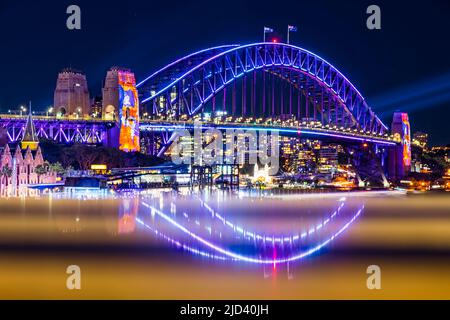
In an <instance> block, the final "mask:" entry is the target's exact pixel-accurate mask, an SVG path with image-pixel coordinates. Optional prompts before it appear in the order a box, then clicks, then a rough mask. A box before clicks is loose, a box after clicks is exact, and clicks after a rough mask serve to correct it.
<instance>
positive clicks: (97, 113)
mask: <svg viewBox="0 0 450 320" xmlns="http://www.w3.org/2000/svg"><path fill="white" fill-rule="evenodd" d="M102 103H103V102H102V97H101V96H96V97H95V98H94V101H93V102H92V105H91V117H93V118H102V109H103V106H102Z"/></svg>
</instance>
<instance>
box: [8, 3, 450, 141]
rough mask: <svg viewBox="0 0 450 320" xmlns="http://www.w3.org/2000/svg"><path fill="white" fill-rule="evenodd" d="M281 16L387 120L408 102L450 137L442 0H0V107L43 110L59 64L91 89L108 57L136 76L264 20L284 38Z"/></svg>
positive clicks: (448, 10) (236, 37)
mask: <svg viewBox="0 0 450 320" xmlns="http://www.w3.org/2000/svg"><path fill="white" fill-rule="evenodd" d="M94 2H95V3H94ZM394 2H395V3H394ZM71 4H77V5H79V6H80V7H81V16H82V17H81V20H82V22H81V23H82V30H79V31H78V30H74V31H70V30H68V29H67V28H66V19H67V17H68V15H67V14H66V8H67V7H68V6H69V5H71ZM370 4H377V5H379V6H380V7H381V15H382V22H381V23H382V29H381V30H374V31H371V30H368V29H367V28H366V18H367V16H368V15H367V14H366V12H365V11H366V8H367V7H368V6H369V5H370ZM287 24H291V25H296V26H298V32H297V33H292V34H291V43H292V44H295V45H298V46H300V47H303V48H305V49H308V50H310V51H312V52H314V53H316V54H318V55H319V56H321V57H322V58H324V59H326V60H328V61H329V62H331V63H332V64H334V65H335V66H336V67H337V68H338V69H339V70H340V71H341V72H342V73H343V74H344V75H346V76H347V77H348V78H349V79H350V81H352V82H353V83H354V84H355V85H356V87H357V88H358V89H359V91H360V92H361V93H362V94H363V95H364V96H365V97H366V98H367V100H368V103H369V105H370V106H371V107H372V109H373V110H374V111H375V112H376V113H377V114H378V115H380V116H381V117H382V119H383V121H384V122H385V123H386V124H388V125H390V122H391V116H392V112H393V111H394V110H397V109H400V110H403V111H407V112H409V113H410V119H411V125H412V131H419V130H420V131H425V132H428V133H429V134H430V135H431V143H432V144H448V143H450V135H449V129H448V125H449V122H448V119H449V118H450V40H449V39H450V1H449V0H441V1H438V0H427V1H422V2H421V4H414V3H412V2H411V1H392V0H391V1H348V0H346V1H322V0H315V1H302V0H295V1H287V0H281V1H265V0H264V1H262V0H260V1H244V0H241V1H226V0H224V1H213V0H209V1H203V0H202V1H189V0H184V1H174V0H171V1H169V0H166V1H161V0H158V1H155V0H143V1H136V0H135V1H97V0H96V1H93V0H91V1H79V0H71V1H33V2H32V1H21V0H15V1H9V0H0V35H1V46H0V58H1V59H0V70H1V74H0V109H1V110H2V111H3V112H6V111H7V110H8V109H17V108H18V106H19V105H21V104H27V103H28V101H29V100H31V101H32V103H33V106H34V107H33V108H34V110H36V111H39V110H44V109H45V108H46V107H47V106H49V105H51V104H52V103H53V90H54V87H55V84H56V76H57V73H58V72H59V71H60V70H61V69H62V68H64V67H68V66H71V67H73V68H75V69H79V70H83V71H84V72H85V73H86V74H87V77H88V83H89V87H90V94H91V97H93V96H95V95H99V94H100V93H101V84H102V80H103V79H104V76H105V74H106V71H107V69H109V67H111V66H115V65H118V66H123V67H128V68H131V69H132V70H133V71H134V72H135V74H136V77H137V80H138V81H139V80H140V79H143V78H144V77H145V76H148V75H149V74H150V73H152V72H153V71H155V70H157V69H159V68H160V67H162V66H164V65H165V64H167V63H169V62H171V61H173V60H174V59H175V58H178V57H181V56H184V55H186V54H188V53H190V52H193V51H196V50H198V49H203V48H207V47H210V46H214V45H221V44H233V43H240V44H246V43H252V42H259V41H262V31H263V26H269V27H272V28H274V29H275V30H277V31H278V32H279V34H280V35H281V36H282V37H285V33H286V26H287Z"/></svg>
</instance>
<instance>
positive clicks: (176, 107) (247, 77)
mask: <svg viewBox="0 0 450 320" xmlns="http://www.w3.org/2000/svg"><path fill="white" fill-rule="evenodd" d="M138 88H139V92H140V95H141V98H140V99H141V105H142V108H143V113H144V115H146V117H148V118H157V117H164V118H166V119H180V118H187V119H191V118H192V117H194V116H196V115H200V114H204V113H210V112H211V113H213V114H214V113H216V114H217V113H218V111H222V112H223V113H222V114H224V112H226V114H227V115H232V116H240V117H244V118H245V117H253V118H257V117H262V118H281V119H286V118H290V117H295V119H297V120H298V121H299V122H307V123H309V122H312V121H314V122H321V123H322V124H323V125H329V126H336V127H340V128H342V127H343V128H351V129H357V130H360V131H364V132H367V133H371V134H375V135H383V134H386V133H387V132H388V129H387V127H386V126H385V125H384V124H383V123H382V121H381V120H380V119H379V118H378V117H377V116H376V115H375V113H374V112H373V111H372V110H371V109H370V107H369V106H368V105H367V102H366V101H365V99H364V97H363V96H362V95H361V93H360V92H359V91H358V90H357V89H356V87H355V86H354V85H353V84H352V83H351V82H350V81H349V80H348V79H347V78H346V77H345V76H344V75H343V74H342V73H341V72H339V71H338V70H337V69H336V68H335V67H334V66H332V65H331V64H330V63H328V62H327V61H326V60H324V59H322V58H320V57H319V56H317V55H315V54H314V53H312V52H309V51H307V50H305V49H302V48H299V47H296V46H293V45H288V44H282V43H257V44H250V45H243V46H239V45H229V46H221V47H215V48H211V49H206V50H203V51H199V52H197V53H194V54H191V55H189V56H187V57H184V58H182V59H179V60H177V61H175V62H173V63H171V64H169V65H168V66H166V67H164V68H163V69H161V70H159V71H157V72H155V73H154V74H152V75H151V76H150V77H148V78H146V79H145V80H143V81H142V82H140V83H139V84H138ZM230 101H231V102H230Z"/></svg>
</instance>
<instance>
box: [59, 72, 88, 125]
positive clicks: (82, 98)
mask: <svg viewBox="0 0 450 320" xmlns="http://www.w3.org/2000/svg"><path fill="white" fill-rule="evenodd" d="M89 101H90V99H89V89H88V85H87V80H86V75H85V74H84V73H83V72H81V71H76V70H73V69H70V68H67V69H64V70H62V71H61V72H60V73H59V74H58V80H57V82H56V89H55V95H54V102H53V107H54V108H55V112H56V115H57V116H59V117H76V118H82V117H87V116H89V112H90V107H91V106H90V103H89Z"/></svg>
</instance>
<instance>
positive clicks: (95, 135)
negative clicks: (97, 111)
mask: <svg viewBox="0 0 450 320" xmlns="http://www.w3.org/2000/svg"><path fill="white" fill-rule="evenodd" d="M33 122H34V125H35V127H36V134H37V136H38V137H39V138H41V139H47V140H53V141H56V142H59V143H80V144H93V145H97V144H106V143H107V140H108V130H109V129H110V128H112V127H113V126H114V125H115V124H114V123H109V122H105V121H94V120H91V121H86V120H81V119H80V120H73V119H71V120H64V119H56V118H55V119H39V118H34V120H33ZM25 124H26V119H24V118H22V119H17V118H0V128H2V129H3V130H6V135H7V137H8V140H9V142H10V143H15V142H19V141H21V139H22V137H23V133H24V130H25Z"/></svg>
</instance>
